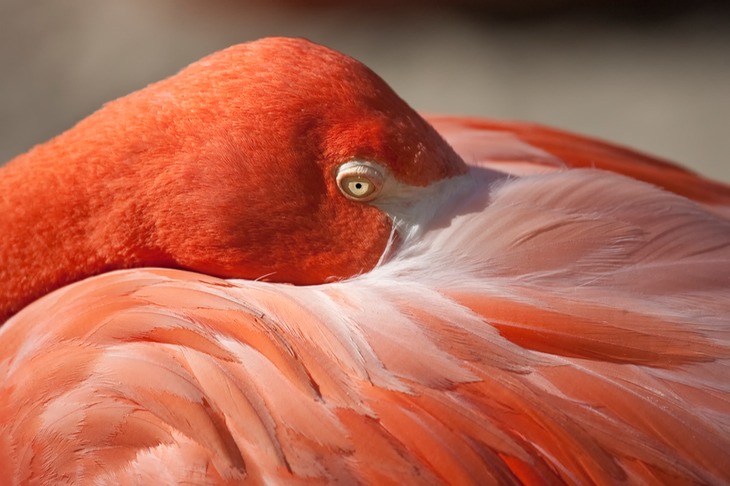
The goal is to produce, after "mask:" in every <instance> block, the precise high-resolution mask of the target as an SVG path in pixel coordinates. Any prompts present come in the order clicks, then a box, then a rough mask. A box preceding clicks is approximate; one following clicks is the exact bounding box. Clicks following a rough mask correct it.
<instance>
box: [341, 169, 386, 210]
mask: <svg viewBox="0 0 730 486" xmlns="http://www.w3.org/2000/svg"><path fill="white" fill-rule="evenodd" d="M384 179H385V178H384V176H383V169H382V168H380V166H378V165H377V164H374V163H371V162H362V161H357V160H355V161H352V162H347V163H345V164H343V165H342V166H340V168H339V170H338V171H337V185H338V186H339V189H340V192H342V194H343V195H344V196H345V197H347V198H348V199H351V200H353V201H360V202H366V201H370V200H372V199H374V198H375V197H376V196H377V195H378V194H379V193H380V189H381V188H382V186H383V182H384Z"/></svg>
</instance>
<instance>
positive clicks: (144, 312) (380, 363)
mask: <svg viewBox="0 0 730 486" xmlns="http://www.w3.org/2000/svg"><path fill="white" fill-rule="evenodd" d="M477 128H478V130H483V131H489V130H487V129H486V128H484V127H483V126H481V125H478V126H477ZM477 128H475V130H476V129H477ZM490 130H491V129H490ZM495 130H496V131H498V132H499V131H500V130H501V129H500V130H497V129H496V128H495ZM505 133H506V132H505ZM530 133H532V132H530ZM507 135H509V134H507ZM518 135H519V133H518ZM543 135H544V136H546V137H547V136H548V135H550V133H547V132H546V133H544V134H541V135H540V136H543ZM489 136H490V137H491V136H492V135H491V134H489ZM510 136H511V135H510ZM556 136H557V135H556ZM499 137H502V139H501V142H500V143H501V144H502V145H501V146H497V147H489V146H487V147H486V149H485V153H486V152H488V151H489V150H492V155H490V157H492V156H493V155H494V154H497V153H498V152H500V151H501V153H502V155H504V156H505V158H508V157H507V155H509V158H513V159H514V160H516V161H519V160H522V161H523V163H525V164H531V163H534V161H535V160H537V159H539V158H540V157H545V160H547V159H550V160H553V162H555V160H562V158H563V157H565V158H569V157H568V156H567V155H565V154H569V155H570V156H571V157H573V156H574V157H579V156H580V157H583V156H582V155H580V154H579V153H578V152H579V151H580V150H584V149H583V148H581V147H582V146H581V145H580V144H579V145H577V147H578V148H575V149H574V150H573V149H571V150H568V149H567V148H566V149H565V150H566V152H565V153H563V152H561V153H558V154H550V153H548V151H547V149H546V148H545V147H547V145H549V144H548V142H545V143H544V145H545V147H541V146H537V147H533V148H532V149H530V150H532V153H533V155H532V157H533V158H532V159H528V160H525V158H524V156H523V155H520V154H521V153H523V152H522V151H523V148H524V147H523V145H526V144H527V142H524V141H522V142H520V143H518V144H517V146H516V147H515V146H513V145H510V143H508V140H507V138H504V137H506V135H499ZM499 137H498V138H499ZM520 137H522V135H520ZM548 138H549V137H548ZM530 143H532V142H530ZM586 143H588V142H586ZM487 145H488V144H487ZM588 145H590V144H588ZM547 148H551V149H552V148H553V147H552V146H550V147H547ZM589 148H590V147H589V146H586V147H585V150H589ZM510 150H511V152H510ZM617 150H618V149H616V150H614V149H612V148H610V147H609V148H606V147H598V148H596V151H597V152H596V153H598V154H599V155H601V156H602V157H606V158H608V159H610V158H611V157H616V158H617V159H618V158H621V157H624V158H627V157H628V158H631V156H629V155H628V154H626V153H622V152H620V151H617ZM555 151H556V152H557V150H555ZM544 154H547V155H544ZM576 154H577V155H576ZM621 154H623V155H621ZM520 157H523V159H520ZM558 157H560V158H558ZM568 162H570V161H568ZM540 163H541V164H542V163H543V162H540ZM555 163H556V164H557V162H555ZM561 163H563V164H565V163H566V162H565V161H563V162H561ZM601 163H602V162H600V163H599V165H600V164H601ZM632 163H633V162H632ZM638 163H639V164H640V165H642V166H645V167H647V168H648V170H649V172H648V173H649V174H651V177H650V178H649V179H651V181H652V182H656V180H655V178H654V176H657V177H658V178H659V179H662V178H663V177H665V176H666V177H669V175H671V177H669V178H670V179H672V180H684V179H683V178H685V176H686V177H690V176H688V175H686V173H685V172H683V171H681V170H679V169H674V168H672V167H671V166H665V165H663V164H662V163H654V162H653V161H651V160H648V159H647V160H643V159H642V160H641V161H640V162H638ZM547 165H549V164H548V163H547V162H545V166H547ZM567 165H570V163H568V164H567ZM573 165H578V164H573ZM619 166H620V164H619ZM525 167H527V165H525V166H524V167H523V168H525ZM556 167H557V166H556ZM621 167H623V166H621ZM621 167H619V169H620V170H618V172H622V171H623V172H624V173H628V174H629V175H635V174H634V172H632V171H633V170H634V169H633V168H629V169H626V167H623V168H621ZM627 167H628V166H627ZM609 168H610V167H609ZM624 169H626V170H624ZM473 170H474V174H475V179H479V178H478V177H477V176H478V172H479V170H480V169H479V168H476V167H475V168H474V169H473ZM642 170H644V169H642ZM538 172H539V171H538ZM657 173H660V175H661V174H664V175H661V176H659V175H657ZM691 177H694V176H691ZM662 180H663V179H662ZM688 180H689V179H688ZM691 180H694V179H691ZM695 182H696V181H695ZM698 184H700V185H702V183H698ZM698 187H699V186H698ZM723 190H724V189H722V188H721V187H720V186H712V190H711V191H710V196H709V197H707V198H704V199H703V198H699V197H698V198H696V199H698V201H693V200H691V199H687V198H685V197H683V196H680V195H677V194H675V193H673V192H671V191H666V190H662V189H660V188H657V187H656V186H655V185H653V184H649V183H646V182H641V181H638V180H635V179H633V178H629V177H626V176H625V175H620V174H612V173H610V172H606V171H604V170H595V169H576V170H548V171H546V172H543V173H534V174H533V175H529V176H525V177H515V176H509V177H504V178H501V179H499V180H496V181H492V182H489V183H484V184H481V185H477V186H475V188H474V189H473V193H472V194H471V195H469V196H468V197H463V198H462V199H461V200H460V202H459V203H458V205H457V206H454V207H449V211H451V212H450V213H449V217H448V218H446V217H441V218H440V219H439V218H437V220H436V221H437V222H434V223H433V224H432V226H431V227H429V228H426V229H425V230H424V232H423V236H422V238H420V239H418V240H414V241H410V242H409V243H408V246H406V247H404V248H402V249H401V250H400V251H399V252H398V253H396V254H395V255H394V256H392V257H391V258H390V259H389V260H387V261H385V262H384V263H382V264H381V265H380V266H379V267H377V268H376V269H375V270H373V271H372V272H370V273H368V274H365V275H361V276H359V277H356V278H353V279H351V280H348V281H344V282H338V283H331V284H326V285H321V286H311V287H295V286H290V285H277V284H268V283H264V282H247V281H223V280H219V279H216V278H213V277H207V276H203V275H199V274H193V273H187V272H182V271H175V270H158V269H138V270H127V271H120V272H115V273H110V274H106V275H101V276H98V277H94V278H92V279H89V280H86V281H83V282H80V283H77V284H74V285H71V286H69V287H66V288H64V289H61V290H59V291H57V292H55V293H53V294H51V295H49V296H47V297H46V298H43V299H41V300H39V301H38V302H36V303H34V304H32V305H31V306H29V307H28V308H27V309H25V310H24V311H23V312H21V313H19V314H18V315H16V316H15V317H14V318H12V319H11V320H10V321H8V322H7V323H6V324H5V325H4V326H3V327H2V328H1V329H0V348H1V349H3V350H4V351H3V356H2V358H0V376H2V377H3V378H2V380H0V449H1V450H2V452H1V453H0V472H2V474H3V477H4V478H7V479H8V481H9V482H11V483H27V482H31V481H36V482H45V483H69V482H72V479H73V478H77V479H78V478H82V479H83V480H84V481H85V482H90V483H92V482H98V483H100V484H104V483H107V484H112V483H113V484H118V483H120V482H122V483H123V482H125V481H127V482H133V481H139V480H146V481H153V478H155V479H154V482H159V481H169V482H181V481H183V480H189V481H194V482H199V483H201V484H226V483H229V484H236V483H238V482H240V481H241V480H249V481H251V482H256V483H258V482H278V483H282V482H287V483H295V484H296V483H332V482H340V483H358V482H360V483H378V484H395V483H398V482H403V480H404V478H406V479H407V480H410V481H411V482H414V483H418V484H440V483H446V482H452V483H453V482H461V483H464V484H470V483H471V484H490V483H495V484H496V483H498V484H555V483H560V482H564V483H569V484H588V483H599V484H601V483H603V484H605V483H611V484H615V483H627V484H633V483H637V482H638V483H649V484H666V483H687V484H691V483H710V484H717V483H723V482H728V481H730V466H729V465H728V463H727V459H726V455H727V454H726V451H727V450H730V385H728V380H727V377H728V376H730V369H728V368H729V367H730V322H728V318H729V316H730V300H729V299H727V298H726V297H727V295H730V222H729V221H728V220H727V219H725V218H724V217H723V216H721V215H719V214H718V212H717V211H715V209H710V208H709V206H708V204H710V203H711V204H712V205H713V207H715V208H716V207H717V206H718V204H720V203H721V201H723V197H726V196H727V194H726V193H722V191H723ZM680 193H681V191H680ZM720 193H722V194H720ZM684 195H687V194H684ZM690 196H692V195H691V194H690ZM720 196H722V197H720Z"/></svg>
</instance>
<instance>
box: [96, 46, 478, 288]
mask: <svg viewBox="0 0 730 486" xmlns="http://www.w3.org/2000/svg"><path fill="white" fill-rule="evenodd" d="M102 111H105V112H106V114H107V116H105V118H104V120H112V122H113V124H114V127H115V128H114V129H115V130H120V128H119V126H120V124H123V128H122V130H124V131H125V132H126V133H124V134H122V136H121V137H120V140H123V148H122V149H121V150H122V151H123V152H124V153H125V156H124V159H125V160H126V161H130V160H132V161H134V173H133V174H131V175H130V176H129V179H131V180H133V181H134V183H133V184H134V187H133V188H130V189H129V190H130V191H132V192H134V193H135V197H134V198H133V200H134V201H135V202H134V208H130V207H129V201H127V202H125V203H122V206H123V207H120V208H118V210H117V213H118V214H119V218H122V219H124V218H125V217H129V216H128V215H129V214H138V213H140V214H143V215H144V217H143V218H141V221H136V222H135V224H134V227H133V228H131V229H129V228H128V229H125V230H123V231H124V232H125V234H124V235H120V234H119V231H120V228H122V227H123V226H124V225H121V226H120V225H119V224H118V219H119V218H110V220H111V221H115V220H116V222H114V223H113V224H114V225H115V227H114V228H109V225H108V224H106V223H104V222H101V223H100V225H99V226H97V228H96V230H95V231H96V233H97V234H99V235H105V236H102V239H104V238H105V239H107V240H109V242H108V245H110V246H113V245H114V244H117V245H120V244H121V243H119V242H123V241H124V242H126V243H124V245H125V246H126V248H125V249H124V250H123V251H122V252H123V253H126V254H130V253H133V254H134V255H135V258H137V259H138V260H141V261H136V262H135V264H134V266H139V265H163V266H174V267H180V268H188V269H192V270H196V271H200V272H204V273H209V274H213V275H217V276H222V277H228V278H247V279H258V278H263V279H266V280H270V281H282V282H291V283H295V284H314V283H320V282H325V281H329V280H336V279H342V278H347V277H350V276H353V275H357V274H359V273H362V272H366V271H368V270H370V269H372V268H373V267H374V266H375V265H376V264H377V263H378V261H379V259H380V258H381V257H382V255H383V253H384V251H385V249H386V246H388V244H389V242H390V243H392V242H393V241H397V240H398V238H399V235H398V233H399V230H398V226H394V221H395V220H396V219H397V218H399V217H400V216H398V214H401V213H402V214H405V213H403V211H405V212H406V213H407V212H408V211H406V209H408V208H411V209H412V208H413V206H414V204H415V203H416V202H418V201H416V199H418V198H423V197H425V195H426V193H425V192H423V191H419V190H418V189H421V188H428V187H430V186H433V185H434V184H437V183H438V182H439V181H443V180H446V179H450V178H453V177H454V176H458V175H461V174H464V173H465V172H466V166H465V164H464V163H463V161H462V160H461V159H460V158H459V156H458V155H456V153H455V152H454V151H453V150H452V149H451V148H450V147H449V146H448V144H446V142H444V140H443V139H442V138H441V137H440V136H439V135H438V134H437V133H436V132H435V130H434V129H433V128H432V127H431V126H430V125H428V124H427V123H426V122H425V121H424V120H423V119H422V118H421V117H420V116H419V115H418V114H417V113H416V112H415V111H413V110H412V109H411V108H410V107H409V106H408V105H407V104H406V103H405V102H404V101H403V100H401V99H400V98H399V97H398V96H397V95H396V94H395V93H394V92H393V91H392V90H391V89H390V87H388V86H387V85H386V83H385V82H384V81H383V80H382V79H380V78H379V77H378V76H377V75H376V74H374V73H373V72H372V71H371V70H370V69H368V68H367V67H366V66H364V65H363V64H361V63H360V62H358V61H356V60H354V59H351V58H349V57H347V56H345V55H342V54H340V53H337V52H335V51H332V50H330V49H327V48H325V47H322V46H318V45H315V44H312V43H310V42H308V41H305V40H300V39H284V38H270V39H264V40H261V41H257V42H253V43H248V44H243V45H239V46H234V47H231V48H229V49H226V50H224V51H221V52H218V53H216V54H213V55H211V56H209V57H207V58H204V59H202V60H201V61H199V62H197V63H194V64H192V65H191V66H189V67H188V68H186V69H185V70H183V71H182V72H181V73H179V74H178V75H176V76H174V77H172V78H169V79H167V80H164V81H162V82H159V83H156V84H154V85H151V86H150V87H148V88H146V89H144V90H141V91H139V92H137V93H134V94H132V95H130V96H128V97H126V98H123V99H121V100H119V101H116V102H114V103H111V104H109V105H108V106H107V107H105V109H104V110H102ZM99 121H102V124H104V123H106V122H105V121H103V120H97V122H94V120H93V117H92V119H91V120H87V123H96V124H95V129H96V130H97V131H98V130H99ZM117 158H119V157H117ZM117 199H120V198H117ZM399 211H400V213H399ZM412 212H413V211H411V213H412ZM109 235H112V237H111V238H110V237H109ZM130 237H131V239H132V240H133V242H132V243H130ZM130 246H131V247H133V248H134V247H135V246H136V247H138V248H137V251H132V252H130V251H129V247H130Z"/></svg>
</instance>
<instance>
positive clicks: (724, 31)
mask: <svg viewBox="0 0 730 486" xmlns="http://www.w3.org/2000/svg"><path fill="white" fill-rule="evenodd" d="M270 35H287V36H302V37H307V38H309V39H311V40H313V41H316V42H319V43H322V44H325V45H327V46H330V47H333V48H335V49H337V50H340V51H342V52H345V53H347V54H349V55H351V56H353V57H356V58H358V59H360V60H361V61H363V62H364V63H365V64H367V65H369V66H370V67H371V68H373V69H374V70H375V71H376V72H377V73H379V74H380V75H381V76H382V77H383V78H384V79H385V80H386V81H387V82H388V83H390V84H391V85H392V86H393V87H394V88H395V90H396V91H397V92H398V93H399V94H400V95H401V96H402V97H403V98H405V99H406V101H408V102H409V103H410V104H411V105H412V106H414V107H415V108H416V109H418V110H420V111H424V112H429V113H450V114H463V115H479V116H485V117H493V118H507V119H519V120H529V121H534V122H539V123H543V124H548V125H554V126H558V127H561V128H564V129H569V130H573V131H577V132H580V133H584V134H589V135H592V136H596V137H600V138H603V139H608V140H611V141H614V142H618V143H620V144H624V145H628V146H631V147H634V148H637V149H640V150H642V151H645V152H649V153H652V154H655V155H659V156H662V157H665V158H667V159H670V160H673V161H676V162H679V163H681V164H683V165H686V166H689V167H691V168H693V169H694V170H696V171H699V172H701V173H703V174H706V175H708V176H711V177H714V178H717V179H721V180H724V181H726V182H730V158H729V157H728V154H729V153H730V1H728V0H721V1H703V0H685V1H681V0H676V1H674V0H663V1H650V0H633V1H632V0H623V1H620V0H522V1H520V0H512V1H510V0H462V1H457V0H451V1H449V0H441V1H438V0H432V1H430V2H426V1H415V0H414V1H410V2H409V1H402V2H395V1H388V0H380V1H377V0H369V1H366V0H362V1H360V2H357V1H347V0H331V1H325V0H320V1H314V0H309V1H297V0H286V1H283V0H281V1H274V0H268V1H267V0H259V1H253V0H249V1H244V0H239V1H232V0H229V1H223V0H207V1H203V0H154V1H151V0H125V1H121V0H117V1H106V2H101V1H98V0H34V1H28V0H0V42H1V45H2V47H1V48H0V161H7V160H8V159H10V158H12V157H13V156H14V155H16V154H18V153H21V152H24V151H25V150H27V149H28V148H30V147H31V146H33V145H34V144H36V143H39V142H42V141H44V140H46V139H48V138H50V137H52V136H53V135H56V134H58V133H60V132H61V131H63V130H65V129H67V128H69V127H70V126H72V125H73V124H74V123H75V122H76V121H78V120H80V119H81V118H83V117H84V116H86V115H88V114H89V113H91V112H92V111H94V110H95V109H97V108H98V107H99V106H101V104H102V103H104V102H105V101H108V100H110V99H113V98H116V97H119V96H121V95H124V94H127V93H129V92H131V91H133V90H136V89H138V88H141V87H143V86H145V85H146V84H148V83H150V82H152V81H156V80H158V79H160V78H162V77H165V76H168V75H170V74H173V73H175V72H176V71H178V70H179V69H181V68H182V67H183V66H185V65H186V64H188V63H190V62H192V61H195V60H197V59H198V58H200V57H202V56H204V55H206V54H209V53H211V52H213V51H216V50H218V49H221V48H223V47H227V46H229V45H231V44H234V43H239V42H245V41H248V40H252V39H256V38H259V37H264V36H270Z"/></svg>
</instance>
